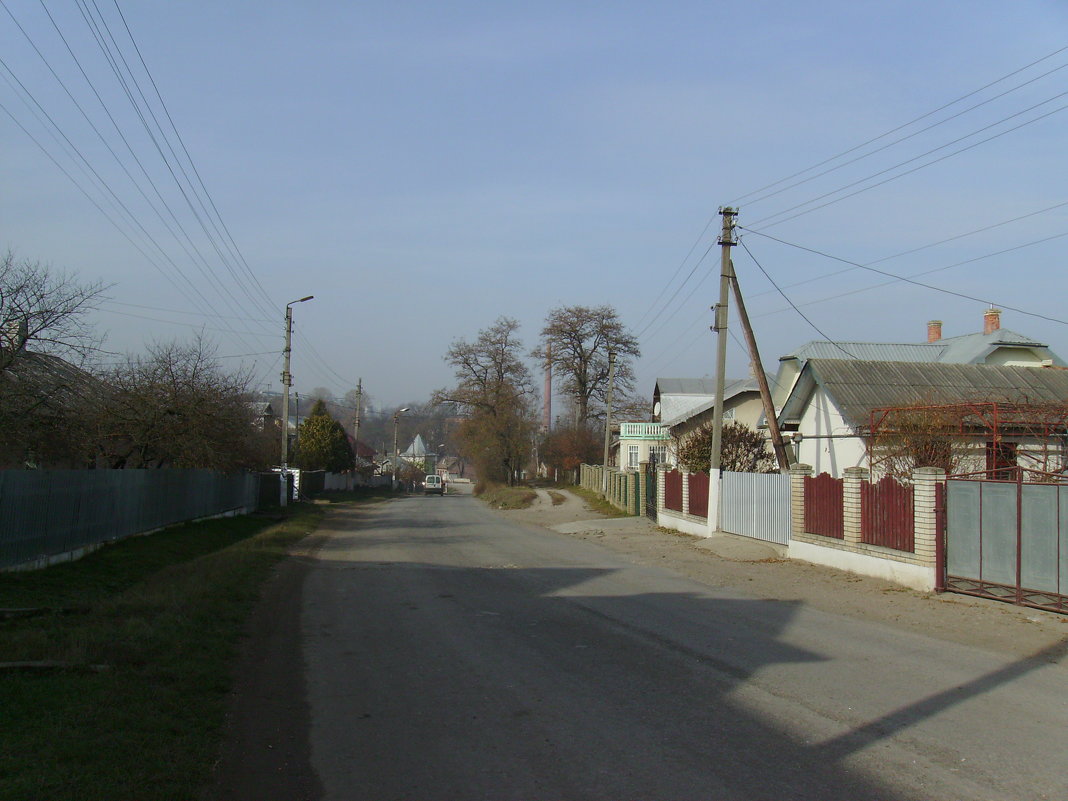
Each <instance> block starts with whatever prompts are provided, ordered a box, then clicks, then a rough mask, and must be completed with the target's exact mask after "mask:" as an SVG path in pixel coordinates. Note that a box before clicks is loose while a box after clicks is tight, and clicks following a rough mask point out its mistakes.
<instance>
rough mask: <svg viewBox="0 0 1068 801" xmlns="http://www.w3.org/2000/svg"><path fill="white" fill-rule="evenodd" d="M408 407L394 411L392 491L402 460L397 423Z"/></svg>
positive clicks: (390, 488)
mask: <svg viewBox="0 0 1068 801" xmlns="http://www.w3.org/2000/svg"><path fill="white" fill-rule="evenodd" d="M408 408H409V407H407V406H405V407H404V408H403V409H397V411H395V412H394V413H393V477H392V479H391V481H392V483H391V484H390V487H389V491H390V492H392V491H393V484H396V483H397V462H398V461H399V460H400V452H399V451H398V450H397V424H398V422H399V421H400V416H401V415H402V414H403V413H404V412H406V411H408Z"/></svg>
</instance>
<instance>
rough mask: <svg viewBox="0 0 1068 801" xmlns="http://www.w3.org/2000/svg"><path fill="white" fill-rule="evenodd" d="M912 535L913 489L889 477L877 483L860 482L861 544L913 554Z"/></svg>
mask: <svg viewBox="0 0 1068 801" xmlns="http://www.w3.org/2000/svg"><path fill="white" fill-rule="evenodd" d="M913 533H914V532H913V507H912V487H909V486H905V485H903V484H898V483H897V482H896V481H895V480H894V479H892V478H891V477H890V476H884V477H883V478H882V479H880V480H879V481H878V482H877V483H875V484H871V483H869V482H867V481H864V482H861V485H860V540H861V542H865V543H867V544H868V545H882V546H884V547H886V548H894V549H895V550H898V551H908V552H909V553H912V552H913V550H914V548H915V545H914V541H913Z"/></svg>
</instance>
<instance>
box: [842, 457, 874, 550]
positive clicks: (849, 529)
mask: <svg viewBox="0 0 1068 801" xmlns="http://www.w3.org/2000/svg"><path fill="white" fill-rule="evenodd" d="M867 477H868V470H867V468H864V467H847V468H846V469H845V480H844V481H843V486H842V540H843V542H848V543H851V544H852V545H859V544H860V483H861V482H862V481H864V479H866V478H867Z"/></svg>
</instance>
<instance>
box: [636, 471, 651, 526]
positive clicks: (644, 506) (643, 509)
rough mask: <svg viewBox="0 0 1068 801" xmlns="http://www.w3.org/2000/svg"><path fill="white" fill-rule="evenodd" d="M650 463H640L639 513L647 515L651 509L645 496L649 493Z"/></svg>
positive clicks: (643, 515)
mask: <svg viewBox="0 0 1068 801" xmlns="http://www.w3.org/2000/svg"><path fill="white" fill-rule="evenodd" d="M648 470H649V463H648V462H641V463H639V464H638V490H637V492H638V514H640V515H641V516H642V517H645V515H646V513H647V512H648V511H649V506H648V503H647V502H646V500H645V498H646V495H647V494H648V493H649V473H648V472H647V471H648Z"/></svg>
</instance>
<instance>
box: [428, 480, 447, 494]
mask: <svg viewBox="0 0 1068 801" xmlns="http://www.w3.org/2000/svg"><path fill="white" fill-rule="evenodd" d="M423 494H424V495H444V494H445V482H444V481H442V480H441V476H427V477H426V480H425V481H424V482H423Z"/></svg>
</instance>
